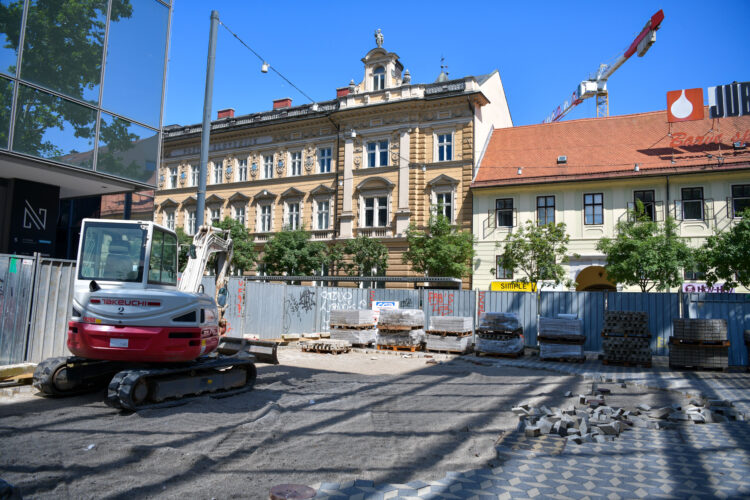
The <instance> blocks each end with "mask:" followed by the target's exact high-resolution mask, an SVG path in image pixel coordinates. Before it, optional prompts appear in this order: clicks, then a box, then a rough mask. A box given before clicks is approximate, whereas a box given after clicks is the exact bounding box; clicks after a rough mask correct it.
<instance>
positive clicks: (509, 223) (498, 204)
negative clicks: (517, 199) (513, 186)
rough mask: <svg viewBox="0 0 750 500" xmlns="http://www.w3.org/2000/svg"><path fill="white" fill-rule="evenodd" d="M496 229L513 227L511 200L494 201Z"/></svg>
mask: <svg viewBox="0 0 750 500" xmlns="http://www.w3.org/2000/svg"><path fill="white" fill-rule="evenodd" d="M495 213H496V219H497V227H513V225H514V224H513V198H501V199H499V200H495Z"/></svg>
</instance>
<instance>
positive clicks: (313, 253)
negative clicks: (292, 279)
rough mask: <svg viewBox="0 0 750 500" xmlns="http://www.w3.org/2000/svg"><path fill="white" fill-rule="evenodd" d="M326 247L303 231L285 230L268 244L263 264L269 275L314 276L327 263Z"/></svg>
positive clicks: (273, 237)
mask: <svg viewBox="0 0 750 500" xmlns="http://www.w3.org/2000/svg"><path fill="white" fill-rule="evenodd" d="M325 256H326V246H325V244H324V243H321V242H311V241H310V233H308V232H307V231H305V230H303V229H295V230H288V229H285V230H283V231H280V232H278V233H276V234H274V235H273V236H272V237H271V238H270V239H269V240H268V242H267V243H266V247H265V249H264V253H263V258H262V262H263V264H264V265H265V267H266V272H267V273H268V274H269V275H277V276H278V275H283V274H286V275H287V276H312V275H313V274H315V273H316V272H318V270H320V268H321V266H322V265H323V263H324V262H325Z"/></svg>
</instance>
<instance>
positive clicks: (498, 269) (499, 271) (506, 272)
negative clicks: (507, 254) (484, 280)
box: [495, 255, 513, 280]
mask: <svg viewBox="0 0 750 500" xmlns="http://www.w3.org/2000/svg"><path fill="white" fill-rule="evenodd" d="M502 260H503V256H502V255H497V256H495V276H496V277H497V279H499V280H512V279H513V269H505V268H504V267H503V266H502V265H501V264H500V263H501V262H502Z"/></svg>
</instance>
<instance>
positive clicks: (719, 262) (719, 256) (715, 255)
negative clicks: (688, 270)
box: [695, 208, 750, 288]
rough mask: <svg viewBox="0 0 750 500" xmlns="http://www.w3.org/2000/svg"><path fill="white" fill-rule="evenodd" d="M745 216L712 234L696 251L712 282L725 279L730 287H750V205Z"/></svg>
mask: <svg viewBox="0 0 750 500" xmlns="http://www.w3.org/2000/svg"><path fill="white" fill-rule="evenodd" d="M741 217H742V219H741V220H740V221H739V222H738V223H737V224H734V225H732V227H730V228H729V230H727V231H723V232H720V233H717V234H715V235H712V236H709V237H708V239H707V240H706V242H705V243H704V245H703V247H701V248H700V249H698V251H697V252H696V256H695V260H696V267H697V269H698V271H701V272H704V273H705V274H706V283H708V284H709V286H713V285H714V283H716V282H717V281H719V280H724V281H725V282H726V287H727V288H734V287H736V286H737V284H740V285H742V286H744V287H747V288H750V208H746V209H745V211H744V212H743V213H742V215H741Z"/></svg>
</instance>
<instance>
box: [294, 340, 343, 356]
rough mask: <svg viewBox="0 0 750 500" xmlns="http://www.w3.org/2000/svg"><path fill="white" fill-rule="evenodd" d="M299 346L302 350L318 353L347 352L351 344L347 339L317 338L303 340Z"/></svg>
mask: <svg viewBox="0 0 750 500" xmlns="http://www.w3.org/2000/svg"><path fill="white" fill-rule="evenodd" d="M300 348H301V349H302V351H304V352H316V353H320V354H342V353H345V352H349V351H350V350H351V348H352V345H351V344H350V343H349V341H347V340H334V339H318V340H303V341H302V342H300Z"/></svg>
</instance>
